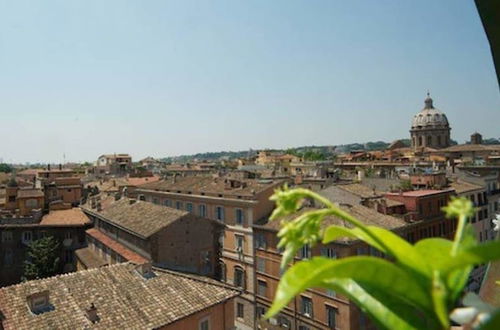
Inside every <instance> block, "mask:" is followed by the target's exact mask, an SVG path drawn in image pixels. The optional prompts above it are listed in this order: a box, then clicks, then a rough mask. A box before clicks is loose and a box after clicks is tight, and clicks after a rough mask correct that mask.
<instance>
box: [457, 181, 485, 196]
mask: <svg viewBox="0 0 500 330" xmlns="http://www.w3.org/2000/svg"><path fill="white" fill-rule="evenodd" d="M450 187H451V188H453V189H455V192H456V193H457V194H463V193H466V192H469V191H474V190H480V189H483V187H481V186H479V185H477V184H472V183H469V182H465V181H458V182H452V183H450Z"/></svg>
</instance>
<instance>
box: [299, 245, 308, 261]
mask: <svg viewBox="0 0 500 330" xmlns="http://www.w3.org/2000/svg"><path fill="white" fill-rule="evenodd" d="M299 258H301V259H308V258H311V247H310V246H309V245H308V244H306V245H304V246H303V247H302V248H301V249H300V250H299Z"/></svg>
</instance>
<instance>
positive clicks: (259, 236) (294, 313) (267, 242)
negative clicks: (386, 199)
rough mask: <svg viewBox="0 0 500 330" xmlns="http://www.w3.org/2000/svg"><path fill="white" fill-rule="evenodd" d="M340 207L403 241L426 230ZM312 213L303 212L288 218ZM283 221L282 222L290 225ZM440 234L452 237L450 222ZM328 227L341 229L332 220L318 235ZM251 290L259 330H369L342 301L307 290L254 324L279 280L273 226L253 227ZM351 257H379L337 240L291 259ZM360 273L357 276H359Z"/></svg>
mask: <svg viewBox="0 0 500 330" xmlns="http://www.w3.org/2000/svg"><path fill="white" fill-rule="evenodd" d="M340 207H341V208H342V209H343V210H344V211H346V212H348V213H349V214H351V215H352V216H354V217H356V218H357V219H359V220H360V221H361V222H362V223H364V224H366V225H374V226H378V227H382V228H385V229H388V230H392V231H394V232H395V233H397V234H398V235H400V236H401V237H403V238H405V239H407V238H409V237H413V238H414V239H416V240H418V239H421V238H425V237H428V236H425V235H422V234H423V230H422V229H426V230H427V227H428V224H426V223H425V221H418V222H414V223H410V222H407V221H405V220H403V219H401V218H397V217H393V216H390V215H385V214H381V213H379V212H377V211H375V210H373V209H371V208H368V207H365V206H362V205H359V204H357V205H356V204H355V205H348V204H340ZM309 210H312V209H311V208H305V209H303V210H301V211H300V212H299V214H296V215H294V216H298V215H300V214H302V213H303V212H306V211H309ZM292 218H293V217H288V219H286V220H291V219H292ZM445 223H446V226H445V231H444V232H442V233H441V235H439V236H443V237H449V236H450V235H451V234H452V233H453V231H454V225H453V221H452V220H447V221H446V222H445ZM329 225H339V226H346V223H345V221H342V220H340V219H338V218H336V217H327V218H325V219H324V220H323V222H322V227H323V229H324V228H326V227H328V226H329ZM253 228H254V241H255V264H256V266H255V286H256V305H257V307H256V322H257V324H258V325H259V326H260V328H261V329H269V330H274V329H283V328H287V329H301V330H308V329H372V328H374V327H373V325H372V324H371V323H370V322H369V320H368V319H367V317H366V316H365V315H364V314H363V313H362V312H361V311H360V310H359V309H358V308H357V307H356V306H355V304H354V303H353V302H352V301H350V300H349V299H347V298H346V297H344V296H342V295H340V294H337V293H336V292H334V291H331V290H324V289H309V290H307V291H306V292H304V293H302V294H300V295H299V296H297V297H295V298H294V299H293V300H292V301H291V302H290V303H289V304H288V306H287V307H286V308H285V309H284V310H283V311H282V312H281V313H280V314H279V315H278V316H276V317H274V318H272V319H270V320H269V321H265V320H262V319H260V318H261V316H262V315H264V313H265V312H266V311H267V310H268V309H269V307H270V306H271V303H272V301H273V299H274V293H275V291H276V288H277V285H278V282H279V280H280V277H281V275H282V271H281V270H280V262H281V258H282V251H280V250H279V249H278V248H277V244H278V241H279V240H278V237H277V236H276V234H277V232H278V231H279V228H280V222H279V221H270V222H264V223H262V224H255V225H254V226H253ZM355 255H373V256H378V257H383V255H382V254H381V253H380V251H378V250H376V249H374V248H372V247H370V246H368V245H366V244H365V243H363V242H361V241H359V240H352V239H348V238H344V239H340V240H337V241H334V242H332V243H329V244H325V245H324V244H318V245H316V246H314V247H312V248H311V247H309V246H304V247H303V248H302V249H301V250H300V251H299V252H298V254H297V256H296V258H295V261H299V260H301V259H308V258H311V257H314V256H323V257H328V258H332V259H336V258H344V257H349V256H355ZM360 271H362V270H360Z"/></svg>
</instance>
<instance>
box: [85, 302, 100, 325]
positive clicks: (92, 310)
mask: <svg viewBox="0 0 500 330" xmlns="http://www.w3.org/2000/svg"><path fill="white" fill-rule="evenodd" d="M85 314H86V316H87V318H88V319H89V321H90V322H92V323H97V322H98V321H99V316H98V315H97V308H96V307H95V305H94V303H91V304H90V307H89V308H87V309H86V310H85Z"/></svg>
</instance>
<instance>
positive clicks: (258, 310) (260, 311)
mask: <svg viewBox="0 0 500 330" xmlns="http://www.w3.org/2000/svg"><path fill="white" fill-rule="evenodd" d="M255 313H256V314H257V318H258V319H260V318H262V316H264V314H266V309H265V308H264V307H262V306H257V307H256V308H255Z"/></svg>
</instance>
